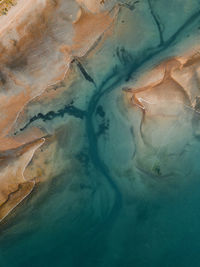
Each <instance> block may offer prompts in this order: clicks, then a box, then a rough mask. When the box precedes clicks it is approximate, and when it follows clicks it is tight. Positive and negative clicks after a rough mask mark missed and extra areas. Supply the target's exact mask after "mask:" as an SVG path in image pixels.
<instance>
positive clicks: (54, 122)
mask: <svg viewBox="0 0 200 267" xmlns="http://www.w3.org/2000/svg"><path fill="white" fill-rule="evenodd" d="M161 2H163V1H161ZM174 2H176V1H171V5H172V9H171V10H173V9H174V6H175V5H173V3H174ZM177 2H178V1H177ZM193 2H194V3H196V1H193ZM184 3H186V4H187V1H184ZM178 7H179V6H178ZM157 8H160V9H161V7H159V6H158V7H157ZM176 8H177V7H176ZM136 10H137V9H136ZM138 10H139V11H138V13H137V12H136V14H135V13H134V14H135V16H136V17H137V20H138V21H140V20H141V21H144V25H143V31H141V30H140V29H139V30H138V31H136V32H134V30H133V26H134V24H131V23H133V22H134V19H135V18H133V13H132V12H133V11H132V10H130V9H127V8H125V9H123V10H122V11H121V12H120V14H119V17H118V20H117V23H116V25H115V27H116V28H115V31H114V33H113V36H112V37H110V39H109V40H107V41H106V42H105V44H104V45H103V47H102V48H101V49H100V51H99V52H98V53H96V54H95V55H94V56H93V57H92V58H89V57H88V58H87V57H85V58H83V59H82V61H81V63H82V65H83V66H85V68H86V70H87V74H86V72H84V71H83V69H81V67H80V66H79V68H78V67H77V69H75V72H76V74H77V81H78V82H77V83H75V84H73V86H71V87H70V88H69V91H68V93H66V95H65V94H63V95H61V97H62V99H58V100H55V106H56V107H57V110H59V111H60V110H61V111H62V112H63V116H62V118H63V117H64V118H63V120H62V119H60V117H59V116H58V115H55V114H58V113H54V115H55V116H54V115H53V116H52V117H51V119H48V117H45V116H47V115H45V116H43V117H42V118H46V119H44V120H43V121H42V122H41V121H40V120H39V119H38V118H39V116H37V117H34V116H36V115H37V114H35V113H34V112H36V111H35V110H36V108H35V107H34V106H31V107H30V108H29V114H32V113H33V115H32V118H33V117H34V118H37V119H34V122H33V120H31V118H30V120H28V121H27V124H26V125H27V127H30V126H31V124H32V122H33V123H35V125H36V126H41V125H42V127H46V129H50V128H51V130H52V129H53V130H55V131H56V130H57V128H59V127H60V126H62V134H61V135H62V136H59V142H58V146H57V155H62V164H61V165H62V166H64V168H63V169H62V172H61V173H60V174H59V175H57V176H56V177H53V178H52V179H50V181H48V182H45V183H42V184H41V185H38V186H37V188H36V189H35V190H34V192H33V194H32V195H31V196H29V198H27V199H26V200H25V201H24V202H23V203H22V204H21V205H20V206H19V207H18V208H17V209H16V210H15V211H14V212H13V213H12V214H11V215H9V216H8V218H7V219H6V220H5V221H4V222H3V223H2V225H1V227H0V231H1V236H0V266H2V267H4V266H5V267H11V266H12V267H24V266H30V267H31V266H34V267H35V266H36V267H40V266H61V267H62V266H67V267H76V266H77V267H78V266H83V267H90V266H91V267H93V266H97V267H112V266H113V267H129V266H130V267H135V266H136V267H140V266H141V267H143V266H144V267H146V266H150V267H151V266H152V267H156V266H158V267H160V266H170V267H173V266H183V267H184V266H187V267H188V266H190V267H195V266H199V262H200V253H199V242H200V230H199V219H200V180H199V174H200V169H199V154H200V153H199V151H200V150H199V140H198V138H197V137H195V134H193V130H194V129H196V128H195V127H197V126H198V121H199V115H198V114H196V113H194V112H193V111H191V110H188V109H184V108H183V112H181V113H180V114H179V116H178V119H180V121H181V122H183V124H182V125H184V126H185V128H184V127H183V129H182V128H181V132H180V130H179V128H180V127H176V124H173V127H172V132H173V137H174V136H179V137H180V138H178V139H180V140H182V139H183V142H181V141H180V142H179V143H176V142H173V140H172V138H171V137H170V134H171V132H169V133H168V134H169V141H168V146H167V148H166V147H165V149H166V151H167V153H168V151H169V152H170V149H171V147H173V148H174V147H176V146H177V147H178V146H180V147H181V148H180V151H179V154H178V153H177V154H176V153H175V152H174V153H175V156H174V160H173V162H175V165H176V166H175V167H174V165H173V164H172V165H169V167H168V168H169V171H174V170H175V171H174V173H175V175H173V176H172V177H171V176H170V177H167V178H166V179H165V178H164V181H163V177H157V176H156V177H153V178H152V173H151V172H149V173H148V171H146V165H145V160H143V161H144V162H142V163H143V165H144V166H143V165H142V167H144V168H137V166H136V165H135V161H134V159H135V155H137V153H138V151H137V149H138V139H137V133H138V132H139V129H138V128H137V121H138V120H140V117H139V115H138V114H137V112H134V111H133V110H132V109H128V107H127V106H126V105H125V104H124V92H123V91H122V87H123V86H124V85H127V84H134V82H135V80H134V79H136V78H138V77H139V74H140V73H141V72H143V71H145V70H148V69H151V68H152V67H154V66H155V65H157V64H159V63H160V62H162V60H164V59H166V58H170V57H172V56H176V55H177V56H178V55H179V53H181V51H182V50H184V49H185V48H186V47H188V46H190V45H191V43H190V42H198V34H197V36H196V35H195V34H196V32H197V26H198V24H199V19H198V17H199V14H200V13H199V11H198V10H195V11H194V10H193V8H192V10H189V7H188V9H187V10H188V12H186V13H185V15H186V16H185V17H184V18H183V17H182V11H181V10H180V11H177V10H176V11H175V10H174V11H173V12H172V18H173V20H172V21H173V22H174V21H175V15H174V13H176V15H177V21H176V27H175V28H174V31H173V32H171V25H169V26H166V29H165V30H166V36H165V35H164V36H165V37H164V41H162V40H160V39H159V34H158V32H157V30H158V29H157V26H156V24H155V23H153V21H152V16H151V14H150V13H149V11H148V8H147V7H145V4H144V3H143V2H142V3H141V5H139V7H138ZM189 11H190V12H189ZM177 12H178V13H177ZM161 13H162V12H161ZM188 13H189V14H188ZM163 16H164V15H163ZM179 17H181V18H179ZM165 19H166V18H165ZM122 21H125V22H123V23H125V25H126V33H124V36H121V34H122V33H121V27H122V26H121V22H122ZM169 24H170V23H169ZM138 25H139V22H138ZM123 27H124V26H123ZM138 27H139V26H138ZM167 27H169V28H170V31H169V32H168V31H167V29H168V28H167ZM150 30H151V31H150ZM188 34H191V37H190V38H191V39H187V38H188ZM165 38H168V39H166V40H165ZM138 40H139V41H138ZM160 41H162V42H160ZM89 74H90V76H89ZM66 87H67V85H66ZM68 98H72V99H73V101H74V102H73V104H74V105H75V106H76V108H77V109H68V108H65V109H64V108H63V109H61V108H60V106H62V105H63V101H64V100H65V99H66V102H67V101H68ZM63 99H64V100H63ZM70 100H71V99H70ZM56 101H57V102H56ZM59 105H60V106H59ZM43 108H44V109H46V112H45V114H48V112H49V110H48V104H47V105H46V106H45V104H44V107H43ZM77 110H78V112H79V111H80V110H81V111H83V112H82V113H81V114H82V115H81V116H77V114H80V113H77ZM40 117H41V115H40ZM190 121H191V125H190V124H187V123H186V122H188V123H189V122H190ZM59 123H60V124H59ZM188 125H189V126H188ZM48 127H49V128H48ZM189 127H191V128H189ZM188 128H189V129H190V130H191V131H190V132H191V133H190V134H189V133H188V132H189V131H188ZM63 129H64V130H63ZM53 130H52V131H53ZM157 130H158V132H159V131H161V130H162V125H160V128H159V127H158V129H157ZM68 131H69V133H68ZM147 133H148V132H147ZM150 134H151V132H149V136H150ZM73 136H75V138H74V139H73ZM69 140H70V141H69ZM162 140H163V139H162V138H161V139H158V143H159V145H160V147H162ZM185 140H186V141H185ZM184 142H185V143H186V144H187V145H188V147H189V148H188V154H187V155H189V156H188V157H186V159H185V158H184V160H183V161H182V157H181V156H180V155H181V152H182V151H183V150H184V149H185V143H184ZM182 144H183V147H182ZM181 149H182V150H181ZM175 151H176V150H175ZM154 152H155V151H154V150H152V154H151V156H152V157H153V156H154V154H155V153H154ZM156 153H157V154H158V157H159V156H160V155H161V153H160V152H159V151H157V150H156ZM159 153H160V154H159ZM57 155H55V157H54V161H55V162H54V164H55V166H56V164H58V162H57V161H58V160H60V157H59V158H58V159H57ZM167 155H168V157H172V156H170V155H171V154H170V153H169V154H167ZM160 158H161V159H162V157H161V156H160ZM144 159H145V157H144ZM141 161H142V160H141ZM52 164H53V163H52ZM162 164H164V165H167V162H166V164H165V162H164V163H162ZM177 166H178V167H177ZM176 167H177V168H178V171H177V172H176ZM170 168H174V169H170ZM176 173H177V175H176ZM138 177H139V178H138Z"/></svg>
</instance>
